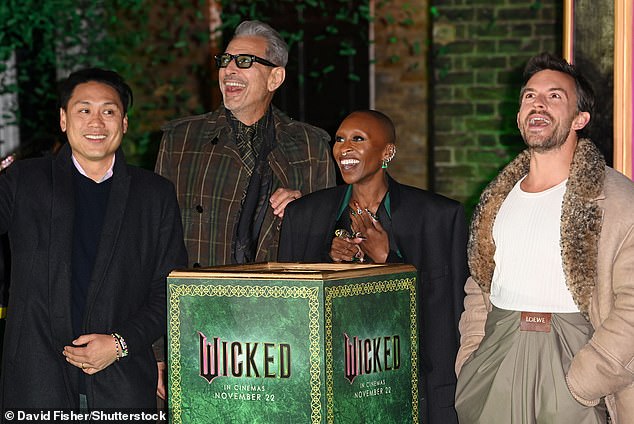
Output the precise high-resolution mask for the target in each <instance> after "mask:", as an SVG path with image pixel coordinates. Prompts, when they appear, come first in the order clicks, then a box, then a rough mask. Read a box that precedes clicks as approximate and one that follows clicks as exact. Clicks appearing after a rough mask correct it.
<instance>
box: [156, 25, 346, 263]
mask: <svg viewBox="0 0 634 424" xmlns="http://www.w3.org/2000/svg"><path fill="white" fill-rule="evenodd" d="M215 59H216V65H217V67H218V70H219V74H218V82H219V85H220V91H221V92H222V97H223V105H221V106H220V108H219V109H217V110H215V111H214V112H211V113H207V114H205V115H199V116H192V117H186V118H182V119H177V120H175V121H172V122H170V123H168V124H167V125H165V126H164V127H163V131H164V134H163V140H162V142H161V148H160V151H159V155H158V159H157V163H156V171H157V172H158V173H159V174H161V175H163V176H165V177H167V178H169V179H171V180H172V181H173V182H174V184H175V186H176V190H177V195H178V200H179V204H180V208H181V215H182V219H183V225H184V231H185V244H186V246H187V251H188V253H189V258H190V266H193V267H198V266H214V265H224V264H230V263H248V262H254V261H258V262H260V261H274V260H276V259H277V247H278V239H279V228H280V224H281V219H282V217H283V214H284V208H285V207H286V205H287V204H288V203H289V202H291V201H292V200H294V199H297V198H298V197H300V196H302V195H303V194H307V193H310V192H313V191H315V190H319V189H322V188H326V187H330V186H333V185H334V184H335V170H334V165H333V162H332V159H331V158H330V153H329V151H330V148H329V140H330V137H329V135H328V134H327V133H326V132H325V131H323V130H322V129H319V128H316V127H313V126H311V125H308V124H306V123H303V122H299V121H294V120H291V119H290V118H288V117H287V116H286V115H285V114H284V113H282V112H281V111H280V110H279V109H277V108H276V107H274V106H273V105H271V101H272V99H273V96H274V94H275V91H276V90H277V89H278V88H279V87H280V86H281V85H282V83H283V82H284V78H285V76H286V71H285V69H284V67H285V66H286V63H287V61H288V46H287V45H286V43H285V42H284V40H282V38H281V37H280V35H279V34H278V33H277V31H275V30H274V29H273V28H271V27H270V26H269V25H267V24H264V23H262V22H259V21H244V22H242V23H241V24H240V25H239V26H238V27H237V28H236V31H235V34H234V37H233V39H232V40H231V42H230V43H229V45H228V46H227V49H226V51H225V52H224V53H223V54H220V55H217V56H216V57H215Z"/></svg>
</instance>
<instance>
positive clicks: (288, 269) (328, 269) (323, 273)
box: [169, 262, 416, 280]
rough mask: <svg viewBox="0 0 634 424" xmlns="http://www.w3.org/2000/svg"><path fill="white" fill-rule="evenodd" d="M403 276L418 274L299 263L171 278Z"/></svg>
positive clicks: (391, 267) (196, 271)
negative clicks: (398, 274) (399, 274)
mask: <svg viewBox="0 0 634 424" xmlns="http://www.w3.org/2000/svg"><path fill="white" fill-rule="evenodd" d="M401 272H416V268H414V267H413V266H412V265H405V264H361V263H357V264H350V263H345V264H341V263H339V264H336V263H298V262H259V263H253V264H247V265H223V266H215V267H208V268H192V269H186V270H175V271H172V272H171V273H170V275H169V277H170V278H201V279H209V278H213V279H236V278H238V279H248V278H254V279H259V280H261V279H282V280H338V279H341V278H357V277H367V276H376V275H384V274H396V273H401Z"/></svg>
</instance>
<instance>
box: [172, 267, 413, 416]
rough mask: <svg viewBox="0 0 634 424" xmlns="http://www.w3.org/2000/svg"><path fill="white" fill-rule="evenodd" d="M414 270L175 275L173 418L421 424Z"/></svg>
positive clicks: (216, 270)
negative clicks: (419, 423) (419, 417)
mask: <svg viewBox="0 0 634 424" xmlns="http://www.w3.org/2000/svg"><path fill="white" fill-rule="evenodd" d="M416 310H417V309H416V272H415V269H414V268H413V267H412V266H409V265H368V264H292V263H261V264H251V265H241V266H222V267H213V268H205V269H196V270H187V271H175V272H172V273H171V274H170V276H169V278H168V320H169V322H168V362H169V364H168V371H169V408H170V421H171V422H172V423H178V424H181V423H202V422H231V423H249V424H253V423H276V424H277V423H293V424H296V423H314V424H317V423H375V422H380V423H418V330H417V321H416Z"/></svg>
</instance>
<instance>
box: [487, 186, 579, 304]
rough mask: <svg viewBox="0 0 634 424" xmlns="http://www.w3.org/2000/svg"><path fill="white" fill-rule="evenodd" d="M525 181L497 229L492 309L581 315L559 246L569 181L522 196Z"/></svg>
mask: <svg viewBox="0 0 634 424" xmlns="http://www.w3.org/2000/svg"><path fill="white" fill-rule="evenodd" d="M522 180H523V179H522ZM522 180H520V181H518V182H517V184H515V187H513V190H511V192H510V193H509V195H508V196H507V198H506V199H505V200H504V203H502V206H501V207H500V210H499V212H498V214H497V216H496V218H495V223H494V225H493V240H494V241H495V246H496V249H495V255H494V260H495V270H494V272H493V280H492V282H491V303H493V304H494V305H495V306H497V307H498V308H501V309H506V310H513V311H528V312H559V313H566V312H579V308H578V307H577V305H576V304H575V302H574V300H573V299H572V295H571V294H570V291H569V290H568V287H566V279H565V276H564V270H563V266H562V262H561V247H560V245H559V238H560V222H561V205H562V202H563V197H564V193H565V192H566V183H567V182H568V180H565V181H563V182H561V183H560V184H558V185H556V186H554V187H551V188H549V189H548V190H545V191H542V192H539V193H527V192H524V191H522V189H521V188H520V183H521V182H522Z"/></svg>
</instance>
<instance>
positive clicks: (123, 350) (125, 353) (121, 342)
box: [112, 333, 128, 358]
mask: <svg viewBox="0 0 634 424" xmlns="http://www.w3.org/2000/svg"><path fill="white" fill-rule="evenodd" d="M112 337H114V338H115V339H117V341H118V342H119V346H120V347H121V356H120V357H121V358H125V357H126V356H128V345H127V343H126V342H125V339H124V338H123V337H121V335H120V334H119V333H112Z"/></svg>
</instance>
